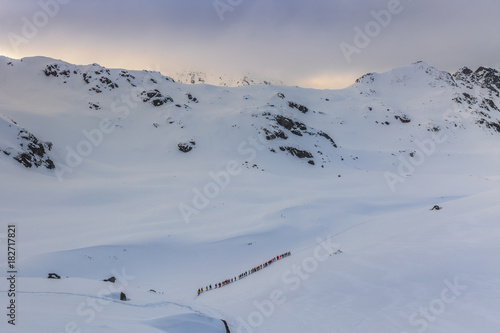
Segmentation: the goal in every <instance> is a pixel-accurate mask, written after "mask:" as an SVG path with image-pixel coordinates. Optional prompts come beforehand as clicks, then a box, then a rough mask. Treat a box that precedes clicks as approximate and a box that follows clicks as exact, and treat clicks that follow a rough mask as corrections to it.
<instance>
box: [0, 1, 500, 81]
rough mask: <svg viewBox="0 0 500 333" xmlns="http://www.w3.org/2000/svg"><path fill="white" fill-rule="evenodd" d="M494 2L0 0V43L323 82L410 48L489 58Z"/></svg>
mask: <svg viewBox="0 0 500 333" xmlns="http://www.w3.org/2000/svg"><path fill="white" fill-rule="evenodd" d="M499 14H500V1H498V0H474V1H472V0H400V1H398V0H307V1H306V0H215V1H214V0H141V1H139V0H0V27H1V34H0V36H1V37H0V54H1V55H5V56H8V57H12V58H22V57H26V56H35V55H43V56H48V57H52V58H57V59H62V60H65V61H68V62H71V63H76V64H89V63H99V64H100V65H103V66H106V67H119V68H127V69H150V70H159V71H161V72H162V73H163V74H165V75H169V74H170V75H172V74H173V73H177V72H180V71H182V70H197V71H205V72H209V73H224V74H229V75H237V74H240V73H245V72H250V73H254V74H256V75H257V76H259V77H262V78H268V79H279V80H282V81H284V82H285V83H286V84H288V85H299V86H304V87H314V88H331V89H334V88H343V87H346V86H348V85H350V84H352V83H353V81H354V80H355V79H356V78H357V77H359V76H361V75H363V74H365V73H367V72H382V71H386V70H389V69H391V68H394V67H400V66H405V65H408V64H410V63H412V62H415V61H418V60H423V61H426V62H428V63H429V64H431V65H433V66H435V67H437V68H439V69H441V70H446V71H450V72H454V71H456V70H458V69H459V68H460V67H463V66H468V67H472V68H473V69H475V68H477V67H478V66H480V65H484V66H489V67H495V68H498V67H500V37H499V31H500V19H499ZM376 17H378V20H377V18H376Z"/></svg>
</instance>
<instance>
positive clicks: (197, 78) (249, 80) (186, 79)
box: [173, 71, 284, 87]
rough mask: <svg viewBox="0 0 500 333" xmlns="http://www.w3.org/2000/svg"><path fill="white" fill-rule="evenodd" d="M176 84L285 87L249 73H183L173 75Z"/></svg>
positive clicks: (275, 81) (278, 81)
mask: <svg viewBox="0 0 500 333" xmlns="http://www.w3.org/2000/svg"><path fill="white" fill-rule="evenodd" d="M173 77H174V79H175V81H176V82H179V83H185V84H211V85H216V86H220V87H244V86H250V85H254V84H268V85H270V84H272V85H280V86H282V85H284V83H283V82H282V81H280V80H270V79H268V80H265V79H262V78H258V77H257V76H256V75H254V74H250V73H247V74H245V75H242V76H241V77H237V78H236V77H233V76H230V75H221V74H213V73H206V72H200V71H183V72H179V73H176V74H175V75H173Z"/></svg>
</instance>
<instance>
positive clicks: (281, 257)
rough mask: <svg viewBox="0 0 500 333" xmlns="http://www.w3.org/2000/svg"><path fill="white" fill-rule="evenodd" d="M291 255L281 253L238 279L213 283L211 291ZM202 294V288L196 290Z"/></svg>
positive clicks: (207, 289)
mask: <svg viewBox="0 0 500 333" xmlns="http://www.w3.org/2000/svg"><path fill="white" fill-rule="evenodd" d="M291 255H292V252H286V253H283V254H280V255H278V256H276V257H274V258H273V259H271V260H269V261H267V262H265V263H263V264H261V265H259V266H255V267H254V268H252V269H251V270H249V271H245V272H243V273H241V274H240V275H238V278H236V276H235V277H234V278H232V279H227V280H224V281H222V282H219V283H215V284H214V288H213V289H217V288H222V287H224V286H225V285H227V284H229V283H232V282H236V281H237V280H241V279H243V278H244V277H246V276H248V275H250V274H253V273H255V272H257V271H260V270H261V269H263V268H266V267H267V266H269V265H271V264H272V263H273V262H275V261H277V260H280V259H283V258H285V257H288V256H291ZM209 290H212V285H211V284H210V285H208V286H206V287H205V291H209ZM202 292H203V287H201V288H200V289H198V295H199V294H201V293H202Z"/></svg>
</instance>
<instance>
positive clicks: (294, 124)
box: [274, 115, 307, 136]
mask: <svg viewBox="0 0 500 333" xmlns="http://www.w3.org/2000/svg"><path fill="white" fill-rule="evenodd" d="M274 119H275V120H276V122H277V123H278V125H280V126H282V127H284V128H286V129H287V130H289V131H290V132H292V133H293V134H295V135H298V136H302V133H301V132H300V131H307V126H306V125H305V124H303V123H301V122H298V121H293V120H292V119H290V118H287V117H284V116H282V115H277V116H276V117H275V118H274Z"/></svg>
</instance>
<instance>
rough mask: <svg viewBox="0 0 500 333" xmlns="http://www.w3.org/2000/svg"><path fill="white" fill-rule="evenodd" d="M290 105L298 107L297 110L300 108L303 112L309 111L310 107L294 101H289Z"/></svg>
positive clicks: (294, 107) (293, 107)
mask: <svg viewBox="0 0 500 333" xmlns="http://www.w3.org/2000/svg"><path fill="white" fill-rule="evenodd" d="M288 106H289V107H291V108H292V109H297V110H299V111H300V112H302V113H307V112H308V111H309V109H308V108H307V106H304V105H300V104H297V103H294V102H292V101H289V102H288Z"/></svg>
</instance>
